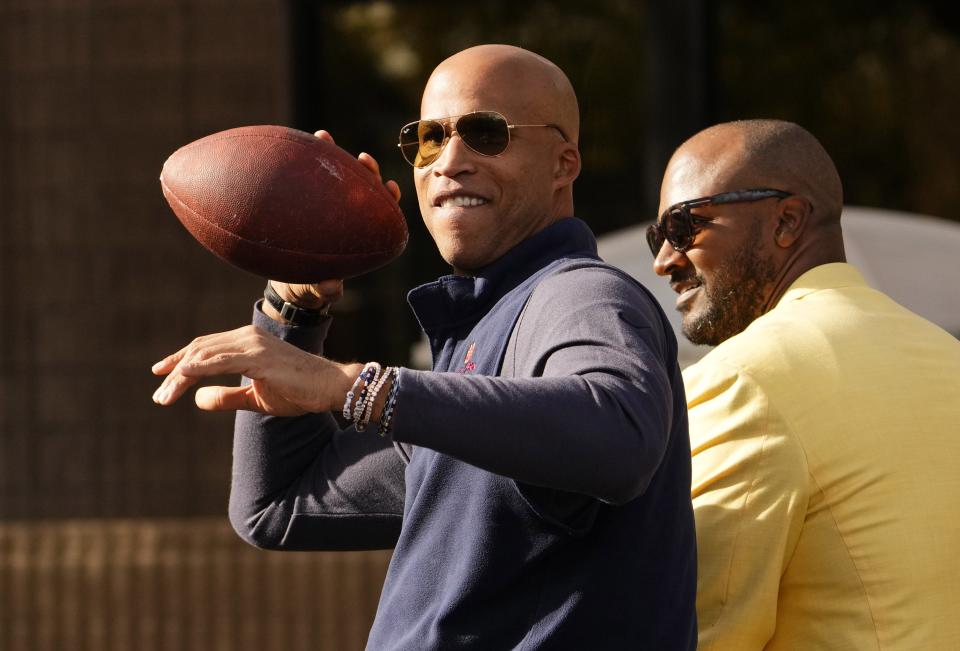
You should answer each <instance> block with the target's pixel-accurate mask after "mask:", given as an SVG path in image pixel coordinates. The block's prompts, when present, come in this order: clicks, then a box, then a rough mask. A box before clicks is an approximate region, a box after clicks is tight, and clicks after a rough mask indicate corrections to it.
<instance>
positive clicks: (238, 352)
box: [151, 326, 262, 405]
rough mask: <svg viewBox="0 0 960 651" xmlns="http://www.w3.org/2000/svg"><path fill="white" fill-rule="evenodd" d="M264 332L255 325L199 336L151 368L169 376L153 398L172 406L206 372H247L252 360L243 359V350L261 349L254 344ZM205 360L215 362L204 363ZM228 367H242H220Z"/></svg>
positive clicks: (157, 372) (211, 373)
mask: <svg viewBox="0 0 960 651" xmlns="http://www.w3.org/2000/svg"><path fill="white" fill-rule="evenodd" d="M260 334H262V333H260V332H259V331H258V330H257V329H256V328H254V327H253V326H244V327H243V328H238V329H237V330H232V331H230V332H222V333H218V334H213V335H206V336H204V337H198V338H196V339H194V340H193V341H192V342H190V344H189V345H187V346H185V347H183V348H181V349H180V350H178V351H177V352H176V353H174V354H173V355H170V356H168V357H165V358H164V359H162V360H161V361H159V362H157V363H156V364H154V365H153V367H152V368H151V371H152V372H153V373H154V374H155V375H166V377H165V378H164V380H163V382H162V383H161V384H160V386H159V387H158V388H157V390H156V391H155V392H154V394H153V401H154V402H155V403H157V404H159V405H170V404H172V403H174V402H176V401H177V400H178V399H179V398H180V397H181V396H182V395H183V394H184V392H185V391H186V390H187V389H189V388H190V387H192V386H193V385H195V384H196V383H197V382H198V381H199V379H200V378H201V377H204V376H206V375H216V374H218V373H228V372H236V373H246V372H247V370H248V369H249V367H250V366H252V364H251V363H250V361H249V360H247V361H242V358H244V355H243V354H242V353H243V352H244V351H251V350H252V351H254V352H255V351H257V350H259V348H257V347H256V346H255V345H254V344H255V341H256V337H257V336H258V335H260ZM251 357H252V356H251ZM205 361H206V362H211V361H212V363H209V364H204V363H203V362H205ZM225 368H226V369H234V368H237V369H241V370H237V371H233V370H220V369H225Z"/></svg>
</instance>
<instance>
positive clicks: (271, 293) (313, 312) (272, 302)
mask: <svg viewBox="0 0 960 651" xmlns="http://www.w3.org/2000/svg"><path fill="white" fill-rule="evenodd" d="M284 294H286V292H284ZM263 299H264V300H263V313H264V314H266V315H267V316H268V317H270V318H271V319H273V320H274V321H278V322H280V323H288V324H291V325H296V326H315V325H317V324H318V323H319V322H320V321H321V319H323V317H325V316H326V315H327V312H328V311H329V309H330V305H329V304H328V303H324V302H322V301H321V300H319V299H318V300H317V301H316V302H314V301H310V304H312V306H311V305H305V304H304V303H305V301H303V300H302V299H300V300H296V301H294V300H290V299H291V297H288V296H284V295H282V294H280V293H279V292H278V291H277V290H276V288H275V287H274V286H273V284H272V283H271V282H270V281H269V280H268V281H267V286H266V287H265V288H264V290H263Z"/></svg>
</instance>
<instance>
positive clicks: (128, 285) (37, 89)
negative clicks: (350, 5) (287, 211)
mask: <svg viewBox="0 0 960 651" xmlns="http://www.w3.org/2000/svg"><path fill="white" fill-rule="evenodd" d="M289 27H290V26H289V22H288V11H287V8H286V6H285V5H281V4H278V3H275V2H268V1H265V0H230V1H229V2H227V1H225V0H223V1H221V0H182V1H177V2H167V1H160V0H138V1H132V0H130V1H124V0H78V1H55V0H40V1H37V0H6V1H5V2H4V3H2V4H0V48H2V52H0V57H2V59H0V61H2V63H0V196H2V197H3V200H2V213H0V273H2V282H0V304H2V306H3V318H2V319H0V649H3V650H4V651H34V650H41V649H44V650H54V649H57V650H60V649H62V650H64V651H85V650H91V651H108V650H118V651H131V650H133V649H137V650H147V649H156V650H158V651H159V650H161V649H178V650H184V649H197V650H199V649H224V650H227V649H231V650H232V649H257V650H258V651H263V650H266V649H304V650H306V649H311V650H316V649H359V648H362V647H363V645H364V643H365V640H366V635H367V630H368V627H369V623H370V621H371V620H372V616H373V612H374V610H375V608H376V603H377V599H378V596H379V591H380V586H381V585H382V580H383V573H384V571H385V567H386V562H387V560H388V555H386V554H384V553H372V554H280V553H269V552H263V551H259V550H255V549H253V548H250V547H248V546H246V545H245V544H244V543H242V542H241V541H240V540H239V539H238V538H237V537H236V536H235V535H234V534H233V532H232V530H231V529H230V526H229V524H228V523H227V520H226V500H227V490H228V486H229V477H230V440H231V419H230V417H229V416H210V415H204V414H200V413H197V411H196V410H195V409H192V408H191V405H190V404H189V402H190V401H189V400H187V401H185V403H184V404H183V405H181V406H178V407H175V408H173V409H160V408H157V407H155V406H154V405H153V404H152V403H151V400H150V396H151V395H152V393H153V390H154V387H155V386H156V384H157V381H156V380H155V379H154V378H153V377H152V376H151V375H150V372H149V367H150V365H151V363H152V362H153V361H156V360H157V359H159V357H161V356H163V355H166V354H168V353H171V352H173V351H175V350H176V349H177V348H179V347H180V346H182V345H185V344H186V343H188V342H189V341H190V340H191V339H192V338H193V337H194V336H197V335H199V334H202V333H204V332H211V331H215V330H222V329H227V328H233V327H236V326H237V325H242V324H243V323H245V322H247V321H248V318H249V310H250V306H251V305H252V302H253V300H254V298H255V297H256V296H257V295H258V293H259V292H260V291H261V290H262V281H261V280H259V279H256V278H253V277H250V276H247V275H245V274H243V273H241V272H238V271H236V270H233V269H230V268H228V267H226V266H225V265H223V263H221V262H219V261H218V260H216V259H215V258H213V256H210V255H209V254H207V253H206V252H205V251H203V250H202V249H201V248H200V247H199V246H197V245H196V244H195V243H194V242H193V241H192V240H191V239H190V237H189V235H187V233H186V231H185V230H184V229H183V228H182V227H180V225H179V224H178V223H177V222H176V220H175V219H174V218H173V216H172V213H171V212H170V211H169V209H168V208H167V207H166V205H165V203H164V201H163V198H162V196H161V193H160V188H159V183H158V180H157V178H158V175H159V172H160V168H161V166H162V164H163V161H164V160H165V157H166V156H167V155H168V154H169V153H170V152H172V151H173V150H174V149H176V148H177V147H179V146H180V145H182V144H185V143H187V142H189V141H190V140H193V139H195V138H197V137H200V136H202V135H206V134H207V133H211V132H214V131H219V130H221V129H225V128H229V127H233V126H238V125H242V124H258V123H281V124H286V123H289V120H290V110H291V109H290V98H291V90H290V65H289V58H290V46H289V40H290V33H291V30H290V28H289Z"/></svg>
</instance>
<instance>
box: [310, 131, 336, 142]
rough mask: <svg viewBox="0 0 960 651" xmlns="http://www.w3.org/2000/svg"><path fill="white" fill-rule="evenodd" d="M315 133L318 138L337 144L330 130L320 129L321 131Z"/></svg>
mask: <svg viewBox="0 0 960 651" xmlns="http://www.w3.org/2000/svg"><path fill="white" fill-rule="evenodd" d="M313 135H315V136H316V137H317V138H320V140H326V141H327V142H329V143H330V144H331V145H335V144H337V143H335V142H334V141H333V136H331V135H330V132H329V131H327V130H326V129H320V130H319V131H315V132H314V133H313Z"/></svg>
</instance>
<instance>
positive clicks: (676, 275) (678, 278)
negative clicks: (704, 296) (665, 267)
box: [670, 269, 704, 285]
mask: <svg viewBox="0 0 960 651" xmlns="http://www.w3.org/2000/svg"><path fill="white" fill-rule="evenodd" d="M691 280H693V281H696V282H697V283H699V284H701V285H702V284H704V283H703V276H701V275H700V274H698V273H697V272H696V271H694V270H692V269H691V270H689V271H686V272H681V271H675V272H673V273H672V274H670V284H671V285H674V284H676V283H684V282H688V281H691Z"/></svg>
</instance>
